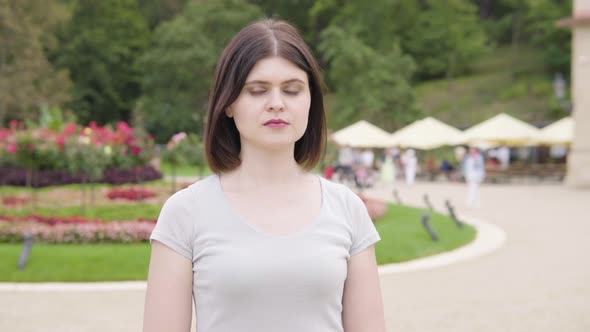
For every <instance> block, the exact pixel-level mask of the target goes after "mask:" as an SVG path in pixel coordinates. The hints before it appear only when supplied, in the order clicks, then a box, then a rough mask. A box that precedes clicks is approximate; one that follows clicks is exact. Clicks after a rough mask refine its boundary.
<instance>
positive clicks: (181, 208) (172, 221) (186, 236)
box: [150, 188, 194, 261]
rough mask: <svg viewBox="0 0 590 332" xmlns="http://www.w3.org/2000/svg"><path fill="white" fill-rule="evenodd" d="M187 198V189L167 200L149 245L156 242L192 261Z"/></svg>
mask: <svg viewBox="0 0 590 332" xmlns="http://www.w3.org/2000/svg"><path fill="white" fill-rule="evenodd" d="M189 198H190V192H189V189H188V188H187V189H183V190H181V191H179V192H177V193H175V194H174V195H172V196H171V197H170V198H168V200H167V201H166V203H164V206H162V210H161V211H160V215H159V216H158V221H157V222H156V226H155V227H154V230H153V231H152V234H151V235H150V244H151V243H152V240H157V241H159V242H161V243H163V244H164V245H166V246H167V247H169V248H170V249H172V250H174V251H176V252H177V253H179V254H181V255H182V256H184V257H186V258H188V259H190V260H191V261H192V259H193V246H192V243H193V240H192V238H193V234H194V232H193V224H194V221H193V220H192V218H191V213H190V211H189V209H188V207H189V206H190V201H188V199H189Z"/></svg>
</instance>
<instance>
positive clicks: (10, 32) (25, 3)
mask: <svg viewBox="0 0 590 332" xmlns="http://www.w3.org/2000/svg"><path fill="white" fill-rule="evenodd" d="M66 18H67V10H65V8H64V7H63V6H61V5H60V4H59V3H57V2H55V1H42V0H0V126H2V125H3V124H6V123H7V120H8V119H19V120H23V119H25V118H27V119H31V120H36V119H37V118H38V116H39V114H38V111H39V108H40V106H43V105H51V106H60V105H62V104H63V103H64V102H66V101H67V100H68V99H69V97H70V95H69V89H70V86H71V82H70V80H69V78H68V74H67V72H66V71H64V70H57V69H56V68H54V66H53V65H52V64H51V63H50V62H49V61H48V58H47V56H46V54H45V49H53V48H55V47H56V39H55V37H54V35H53V29H54V27H55V26H56V24H58V23H59V22H61V21H63V20H65V19H66Z"/></svg>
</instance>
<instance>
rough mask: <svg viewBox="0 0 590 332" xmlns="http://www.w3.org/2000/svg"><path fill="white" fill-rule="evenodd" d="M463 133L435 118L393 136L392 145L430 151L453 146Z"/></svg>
mask: <svg viewBox="0 0 590 332" xmlns="http://www.w3.org/2000/svg"><path fill="white" fill-rule="evenodd" d="M460 137H461V131H460V130H459V129H457V128H455V127H452V126H449V125H448V124H446V123H444V122H441V121H439V120H437V119H435V118H431V117H427V118H425V119H422V120H418V121H415V122H413V123H411V124H409V125H407V126H405V127H403V128H402V129H400V130H398V131H396V132H395V133H393V134H391V141H390V142H391V144H392V145H396V146H400V147H403V148H414V149H422V150H429V149H435V148H438V147H441V146H444V145H453V144H454V142H456V141H457V140H458V139H459V138H460Z"/></svg>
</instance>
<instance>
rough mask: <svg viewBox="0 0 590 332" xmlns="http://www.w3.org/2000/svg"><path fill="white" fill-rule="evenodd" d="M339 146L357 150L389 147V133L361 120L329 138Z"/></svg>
mask: <svg viewBox="0 0 590 332" xmlns="http://www.w3.org/2000/svg"><path fill="white" fill-rule="evenodd" d="M330 137H331V138H332V140H334V141H335V142H336V143H338V144H339V145H350V146H352V147H358V148H385V147H389V145H388V144H389V143H388V140H389V137H390V136H389V133H388V132H386V131H385V130H383V129H381V128H379V127H377V126H375V125H373V124H371V123H369V122H367V121H365V120H361V121H359V122H357V123H354V124H352V125H350V126H348V127H345V128H342V129H340V130H338V131H337V132H335V133H333V134H332V135H331V136H330Z"/></svg>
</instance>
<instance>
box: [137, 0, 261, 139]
mask: <svg viewBox="0 0 590 332" xmlns="http://www.w3.org/2000/svg"><path fill="white" fill-rule="evenodd" d="M261 16H262V13H261V11H260V9H259V8H258V7H256V6H254V5H251V4H249V3H247V2H245V1H242V0H219V1H193V2H191V3H189V4H188V6H187V8H186V10H185V11H184V12H183V13H182V14H181V15H179V16H177V17H176V18H175V19H174V20H172V21H170V22H167V23H164V24H162V25H161V26H160V27H159V28H158V29H157V30H156V32H155V36H154V45H153V47H152V48H151V49H150V50H149V51H148V52H146V54H145V55H144V56H143V57H142V59H141V65H142V67H143V68H144V72H145V75H144V78H143V96H142V98H141V101H140V106H139V108H138V111H139V112H141V113H142V114H143V118H144V121H145V126H146V128H147V129H148V130H149V131H150V132H152V133H153V134H154V136H155V137H156V140H157V141H158V142H166V141H167V139H168V138H169V137H170V136H172V134H174V133H176V132H179V131H185V132H201V129H202V127H203V121H204V118H205V116H204V115H205V112H206V110H207V101H208V95H209V90H210V85H211V81H212V78H213V73H214V70H215V64H216V62H217V59H218V57H219V55H220V54H221V51H222V50H223V48H224V47H225V45H226V44H227V43H228V42H229V40H230V39H231V37H232V36H233V35H234V34H235V33H236V32H238V31H239V30H240V29H241V28H242V27H243V26H244V25H245V24H246V23H248V22H250V21H252V20H255V19H258V18H260V17H261Z"/></svg>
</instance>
